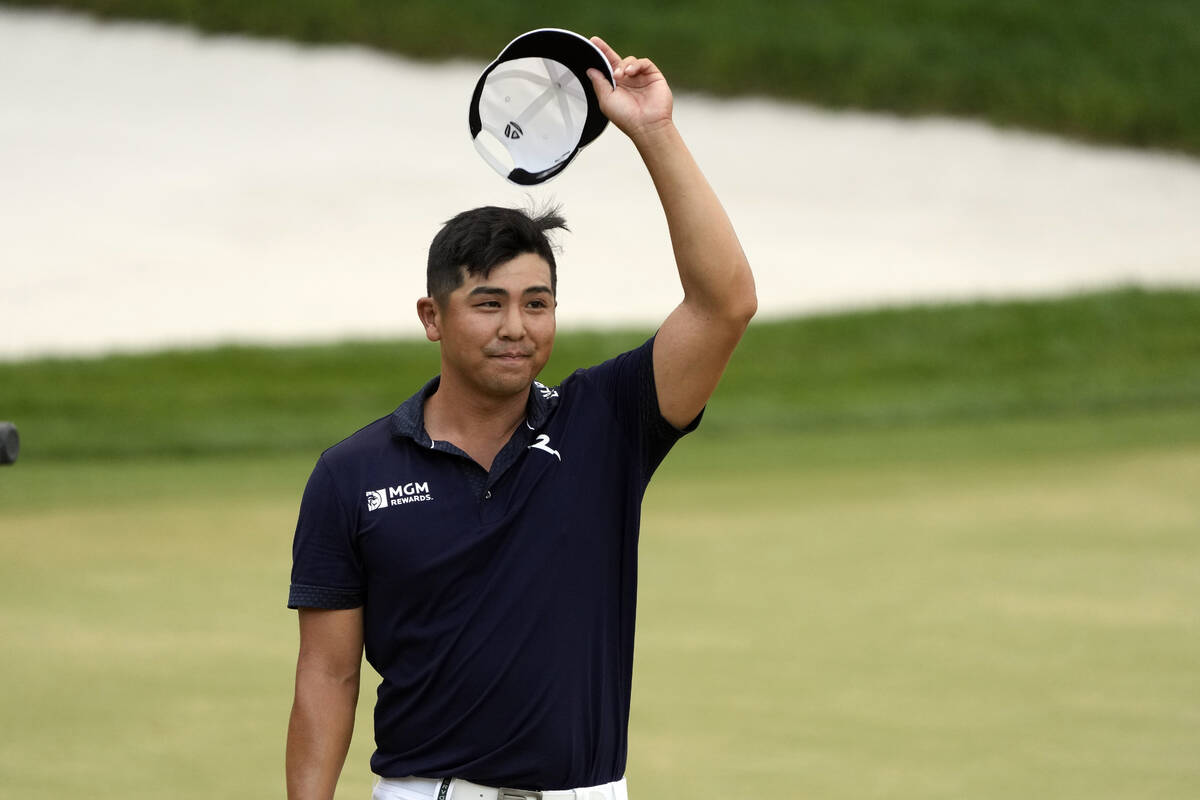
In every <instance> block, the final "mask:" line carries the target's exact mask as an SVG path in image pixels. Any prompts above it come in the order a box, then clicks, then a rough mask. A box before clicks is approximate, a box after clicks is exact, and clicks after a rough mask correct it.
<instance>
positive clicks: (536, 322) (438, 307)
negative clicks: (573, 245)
mask: <svg viewBox="0 0 1200 800" xmlns="http://www.w3.org/2000/svg"><path fill="white" fill-rule="evenodd" d="M554 307H555V300H554V294H553V292H552V291H551V289H550V265H549V264H547V263H546V260H545V259H544V258H542V257H541V256H539V255H537V254H535V253H522V254H521V255H519V256H516V257H515V258H513V259H512V260H511V261H506V262H504V263H503V264H499V265H497V266H496V267H494V268H493V269H492V271H491V273H490V274H489V275H488V276H487V277H486V278H485V277H483V276H482V275H467V276H466V278H465V279H464V280H463V284H462V286H459V287H458V288H457V289H455V290H454V291H453V292H451V293H450V295H449V297H447V298H445V299H444V302H441V303H439V302H437V301H434V300H432V299H430V298H423V299H422V300H421V301H420V302H419V303H418V304H417V308H418V311H419V313H420V315H421V321H422V323H424V325H425V333H426V336H428V338H429V339H430V340H431V341H435V342H441V346H442V375H443V380H447V379H453V380H455V381H456V382H457V383H458V384H459V385H462V386H465V387H469V388H470V389H472V390H473V391H475V392H477V393H479V394H480V395H482V396H485V397H488V398H493V399H502V398H505V397H510V396H512V395H514V394H518V393H522V392H525V391H527V390H528V389H529V384H530V382H531V381H533V379H534V378H535V377H537V375H538V373H539V372H541V371H542V367H544V366H545V365H546V361H547V360H548V359H549V358H550V351H551V349H552V348H553V347H554V327H555V321H554Z"/></svg>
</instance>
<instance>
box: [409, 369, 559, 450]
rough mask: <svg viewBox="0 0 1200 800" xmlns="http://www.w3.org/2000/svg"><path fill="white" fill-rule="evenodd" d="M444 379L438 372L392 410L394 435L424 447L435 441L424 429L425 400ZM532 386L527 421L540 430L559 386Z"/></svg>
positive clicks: (551, 408) (556, 400) (531, 426)
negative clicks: (555, 387) (553, 387)
mask: <svg viewBox="0 0 1200 800" xmlns="http://www.w3.org/2000/svg"><path fill="white" fill-rule="evenodd" d="M441 380H442V378H441V376H440V375H435V376H434V377H433V378H431V379H430V380H429V381H428V382H427V383H426V384H425V385H424V386H422V387H421V388H420V390H419V391H418V392H417V393H416V394H414V395H413V396H412V397H410V398H408V399H407V400H405V401H404V402H403V403H401V404H400V407H399V408H397V409H396V410H395V411H393V412H392V416H391V423H390V425H391V431H392V436H397V437H401V438H407V439H412V440H413V441H414V442H416V443H417V444H418V445H420V446H422V447H432V446H433V441H432V440H431V439H430V438H429V434H428V433H426V432H425V401H426V400H428V399H429V398H430V397H431V396H432V395H433V393H434V392H436V391H437V389H438V386H439V385H440V384H441ZM529 389H530V391H529V399H528V400H527V401H526V403H525V424H526V426H527V427H528V428H529V429H530V430H537V429H538V428H540V427H542V426H543V425H545V424H546V421H547V420H548V419H549V418H550V414H551V413H552V412H553V411H554V409H555V408H556V407H557V406H558V399H559V398H558V389H551V388H550V387H548V386H546V385H545V384H543V383H539V382H538V381H534V382H533V384H532V385H531V386H530V387H529Z"/></svg>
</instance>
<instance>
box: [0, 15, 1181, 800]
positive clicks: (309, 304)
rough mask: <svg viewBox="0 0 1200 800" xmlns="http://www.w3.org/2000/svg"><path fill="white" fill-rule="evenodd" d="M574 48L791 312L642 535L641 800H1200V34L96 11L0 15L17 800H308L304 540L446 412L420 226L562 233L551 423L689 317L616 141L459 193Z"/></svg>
mask: <svg viewBox="0 0 1200 800" xmlns="http://www.w3.org/2000/svg"><path fill="white" fill-rule="evenodd" d="M545 26H555V27H565V28H568V29H572V30H576V31H579V32H580V33H583V34H585V35H586V34H591V33H600V34H601V35H603V36H605V38H607V39H608V41H609V42H611V43H612V44H613V45H614V46H615V47H616V48H617V49H618V50H619V51H621V52H623V53H632V54H635V55H646V56H649V57H651V58H653V59H654V60H655V61H656V63H657V64H658V65H659V66H660V67H661V68H662V69H663V71H664V73H665V74H666V75H667V77H668V79H669V80H670V81H671V84H672V86H673V88H674V89H675V93H676V119H677V120H678V122H679V125H680V127H681V129H682V131H683V133H684V136H685V138H686V139H687V140H688V142H689V144H690V145H691V147H692V149H693V150H694V151H695V152H696V154H697V157H698V158H699V160H700V162H701V164H702V166H703V167H704V168H705V170H706V173H707V174H708V175H709V178H710V180H711V181H712V182H713V184H714V185H715V187H716V188H717V190H718V193H719V194H720V195H721V197H722V199H723V201H724V202H725V205H726V207H727V209H728V210H729V212H730V215H731V216H732V217H733V220H734V223H735V225H736V226H737V228H738V231H739V233H740V235H741V238H742V241H743V244H744V246H745V249H746V251H747V253H748V255H749V256H750V258H751V263H752V264H753V266H754V267H755V271H756V277H757V280H758V284H759V293H760V299H761V307H762V312H761V313H760V317H759V319H758V320H757V321H756V322H755V324H754V325H752V327H751V329H750V331H749V332H748V334H747V337H746V339H745V341H744V342H743V345H742V347H741V349H740V351H739V354H738V355H737V356H736V357H735V361H734V363H733V364H732V365H731V367H730V369H729V372H728V374H727V376H726V379H725V381H724V383H723V384H722V386H721V388H720V389H719V391H718V395H717V396H716V397H715V398H714V400H713V402H712V404H711V406H710V409H709V411H708V412H707V414H706V418H705V424H704V425H703V427H702V429H701V432H699V433H698V434H697V435H696V436H694V437H689V439H688V440H685V441H684V442H683V443H681V445H680V446H679V447H678V449H677V450H676V452H675V453H674V454H673V456H672V458H671V459H668V461H667V463H666V464H665V465H664V467H663V469H662V470H661V471H660V473H659V475H658V476H657V477H656V479H655V483H654V485H653V488H652V489H651V490H650V493H649V495H648V498H647V506H646V513H645V522H644V528H643V540H642V541H643V543H642V558H643V563H642V569H641V571H642V583H641V609H640V619H639V632H638V645H637V646H638V651H637V667H636V671H635V684H634V703H633V719H632V723H631V739H630V761H629V778H630V782H631V786H632V791H633V792H634V793H635V796H637V797H641V796H645V797H674V796H681V797H682V796H690V795H693V794H699V793H701V792H707V791H712V789H713V787H714V786H717V787H721V791H722V792H724V793H726V794H732V795H734V796H742V795H745V796H755V795H761V794H769V795H771V796H796V797H804V796H813V795H819V796H825V797H845V798H864V797H880V798H883V797H888V798H891V797H899V798H908V797H911V798H930V797H961V796H963V795H964V794H970V795H972V796H979V797H993V796H994V797H1011V796H1014V795H1026V796H1031V795H1040V796H1054V797H1068V798H1070V797H1080V798H1082V797H1089V798H1091V797H1096V796H1104V797H1131V798H1132V797H1139V798H1140V797H1146V796H1159V797H1189V796H1195V795H1196V793H1197V792H1200V762H1197V760H1196V758H1195V753H1196V752H1200V705H1198V704H1197V702H1196V701H1197V698H1200V677H1198V676H1200V671H1198V670H1197V669H1196V665H1197V664H1198V663H1200V637H1198V636H1197V634H1198V633H1200V614H1197V612H1196V608H1197V607H1200V577H1198V576H1200V569H1198V568H1200V492H1197V491H1196V488H1195V487H1196V486H1197V485H1200V233H1198V231H1200V226H1197V225H1196V223H1195V220H1196V219H1197V218H1200V160H1198V159H1197V154H1198V153H1200V90H1198V89H1197V86H1196V81H1195V65H1196V64H1197V63H1200V9H1198V8H1197V6H1196V5H1195V3H1193V2H1185V1H1183V0H1180V1H1179V2H1169V1H1168V0H1151V2H1141V3H1133V2H1125V1H1123V0H1122V1H1119V0H1103V2H1096V1H1095V0H1093V2H1065V3H1058V4H1043V3H1034V2H1024V1H1023V0H1021V1H1017V0H1010V1H1009V2H1005V1H1004V0H998V1H995V0H994V1H993V2H980V1H977V0H962V1H961V2H953V3H947V2H940V0H906V1H905V2H894V3H887V4H879V3H867V2H850V1H847V2H834V3H825V2H796V3H770V2H758V0H753V1H752V2H748V3H740V4H736V5H733V6H729V5H727V4H718V3H710V2H692V3H687V4H683V3H660V4H658V5H656V6H655V7H653V8H650V7H646V6H644V5H635V4H633V3H628V2H625V0H617V2H613V3H608V4H605V5H604V6H596V7H594V8H584V7H580V8H577V9H567V8H564V7H561V4H550V3H541V2H527V3H514V4H505V5H498V4H495V3H490V2H483V1H482V0H479V1H478V2H477V1H476V0H464V2H463V3H457V4H454V5H452V6H447V5H445V4H439V3H432V2H382V0H359V2H339V1H337V0H302V1H300V2H288V3H285V2H278V1H277V0H244V1H243V2H239V3H232V2H206V3H193V2H178V0H172V1H168V0H142V1H141V2H124V1H122V0H116V1H115V2H114V1H112V0H109V1H107V2H102V1H101V0H93V2H67V3H37V2H19V3H12V2H5V3H0V98H3V102H0V175H2V176H3V180H0V420H5V421H11V422H13V423H15V424H16V425H17V426H18V427H19V429H20V433H21V452H20V458H19V459H18V462H17V463H16V464H12V465H5V466H0V641H3V642H4V651H5V657H4V658H3V659H0V685H2V686H4V687H5V688H4V689H3V690H0V715H2V717H3V719H4V720H5V722H6V725H5V726H4V729H5V730H4V732H3V733H0V798H9V797H11V798H26V797H41V796H54V795H59V794H82V793H85V792H86V793H87V794H88V795H89V796H94V797H99V798H108V797H114V798H115V797H122V798H136V797H152V796H160V795H161V794H162V792H163V791H164V787H170V788H169V789H167V791H169V792H170V793H171V794H172V795H173V796H178V797H185V798H187V797H212V796H225V797H240V796H251V795H255V796H261V795H275V796H280V795H282V793H283V789H282V784H283V777H282V775H283V773H282V763H283V739H284V730H285V726H286V719H287V713H288V709H289V706H290V700H291V688H292V670H293V667H294V659H295V648H296V631H295V619H294V613H293V612H289V611H287V610H286V609H285V608H284V603H285V600H286V591H287V582H288V571H289V568H290V545H291V533H292V527H293V526H294V523H295V514H296V508H297V504H298V501H299V495H300V491H301V489H302V487H303V484H304V481H305V479H306V477H307V474H308V471H309V469H310V468H311V466H312V464H313V462H314V461H315V459H316V457H317V455H318V454H319V453H320V451H321V450H322V449H323V448H324V447H327V446H328V445H330V444H332V443H333V442H336V441H338V440H339V439H341V438H342V437H344V436H345V435H347V434H348V433H350V432H352V431H354V430H355V429H357V428H358V427H360V426H361V425H363V424H365V423H366V422H368V421H370V420H372V419H375V418H378V417H380V416H382V415H384V414H387V413H389V412H390V411H391V410H392V409H393V408H394V407H395V406H396V405H398V404H399V403H400V402H401V401H402V400H403V399H405V398H406V397H407V396H408V395H409V394H411V392H412V391H414V390H415V388H416V387H417V386H419V385H420V383H421V382H422V381H424V380H425V379H427V378H428V377H429V376H430V375H432V374H433V373H434V372H436V370H437V352H436V349H435V348H434V347H433V346H432V345H429V344H428V343H425V342H423V341H421V339H420V334H421V331H420V329H419V327H418V326H417V324H416V318H415V314H414V306H415V300H416V298H417V297H418V296H420V295H421V294H422V293H423V291H424V263H425V251H426V248H427V246H428V242H429V240H430V238H431V237H432V235H433V234H434V233H435V232H436V230H437V227H438V226H439V225H440V223H441V222H442V221H443V220H445V219H447V218H448V217H450V216H452V215H453V214H454V213H456V212H458V211H460V210H462V209H464V208H468V207H472V206H475V205H481V204H485V203H496V204H509V205H514V204H515V205H529V204H540V203H546V202H561V203H562V204H563V206H564V211H565V214H566V216H567V218H568V220H569V221H570V223H571V226H572V231H571V233H570V234H568V235H565V236H563V237H561V238H560V240H559V245H560V247H561V249H562V255H561V257H560V264H561V265H562V269H561V276H560V282H559V293H560V310H559V314H560V325H561V329H562V333H561V334H560V339H559V343H558V345H557V346H556V351H555V356H554V358H553V360H552V362H551V364H550V365H549V367H548V368H547V373H546V374H545V376H544V379H545V380H546V381H547V382H550V383H554V382H557V381H558V380H560V379H561V378H562V377H563V376H565V375H566V374H569V372H571V371H572V370H573V369H575V368H577V367H579V366H584V365H587V364H590V363H595V362H598V361H600V360H602V359H604V358H607V357H609V356H611V355H612V354H614V353H616V352H619V350H620V349H623V348H626V347H629V346H633V345H635V344H637V343H640V342H641V341H643V340H644V339H645V337H646V336H648V335H649V334H650V333H651V332H652V331H653V329H654V327H655V325H656V324H657V322H658V321H660V320H661V319H662V318H663V317H664V316H665V314H666V313H667V312H668V311H669V310H670V308H671V307H673V305H674V304H675V303H676V302H677V301H678V299H679V296H680V293H679V290H678V286H677V281H676V278H675V276H674V272H673V268H672V265H671V257H670V247H669V242H668V241H667V237H666V227H665V224H664V221H663V219H662V214H661V211H660V210H659V208H658V204H657V201H656V198H655V196H654V193H653V189H652V187H651V186H650V184H649V181H648V179H647V178H646V177H645V175H644V172H643V171H642V168H641V166H640V163H639V162H638V159H637V157H636V153H635V152H634V151H633V148H632V147H631V146H630V145H629V143H628V141H626V140H625V139H624V138H623V137H622V136H621V135H620V133H619V132H617V131H615V129H610V130H609V131H608V132H607V134H606V135H604V136H602V137H601V138H600V139H599V140H598V141H596V142H595V143H594V144H592V145H591V146H589V147H588V148H587V149H586V150H585V151H584V152H583V153H582V154H581V155H580V156H579V158H578V159H577V160H576V161H575V162H574V163H573V164H572V166H571V168H570V169H569V170H567V171H566V172H565V173H564V174H563V175H562V176H560V177H559V178H557V179H556V180H554V181H553V182H551V183H549V184H547V185H545V186H543V187H537V188H534V189H528V190H522V189H517V188H516V187H512V186H510V185H508V184H506V183H505V182H504V181H503V180H501V179H500V178H498V177H497V176H496V175H495V174H494V173H492V172H491V170H490V169H489V168H488V167H487V166H486V165H485V164H484V163H483V162H482V161H481V160H480V159H479V158H478V156H477V155H476V154H475V153H474V150H473V148H472V146H471V143H470V137H469V135H468V132H467V126H466V124H465V117H466V105H467V100H468V99H469V96H470V92H471V89H472V88H473V86H474V82H475V79H476V78H477V76H478V74H479V72H480V71H481V70H482V69H483V67H484V66H485V64H486V63H487V62H488V61H489V60H490V59H491V58H493V57H494V56H495V55H496V54H497V53H499V51H500V50H501V49H502V48H503V46H504V44H505V43H507V42H508V41H509V40H510V39H512V38H513V37H514V36H516V35H517V34H519V33H521V32H523V31H525V30H528V29H531V28H536V27H545ZM364 670H365V672H364V681H363V693H362V695H363V698H362V704H361V708H360V714H359V721H358V728H357V733H356V737H355V743H354V745H353V747H352V750H351V754H350V757H349V758H348V760H347V766H346V770H345V772H344V774H343V780H342V785H341V788H340V791H339V795H338V796H339V798H342V797H345V798H351V797H367V796H369V792H370V785H371V776H370V774H369V771H368V768H367V758H368V756H369V753H370V750H371V747H372V744H371V727H370V706H371V702H372V700H373V697H374V692H373V688H374V683H375V680H374V676H373V674H372V673H371V671H370V668H369V667H364ZM698 765H702V767H698Z"/></svg>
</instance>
